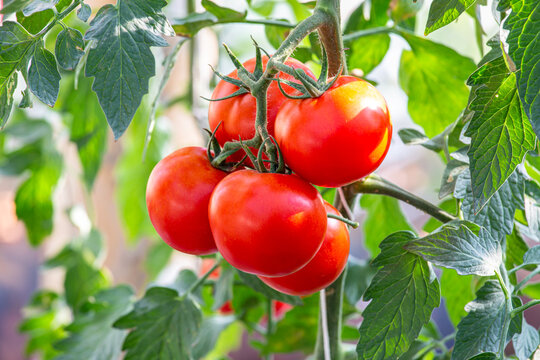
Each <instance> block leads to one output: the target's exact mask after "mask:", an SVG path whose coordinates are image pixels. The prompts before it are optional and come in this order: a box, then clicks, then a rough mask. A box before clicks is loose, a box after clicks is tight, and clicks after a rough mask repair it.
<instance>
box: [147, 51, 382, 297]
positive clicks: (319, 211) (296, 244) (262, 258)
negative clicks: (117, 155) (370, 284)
mask: <svg viewBox="0 0 540 360" xmlns="http://www.w3.org/2000/svg"><path fill="white" fill-rule="evenodd" d="M267 61H268V59H267V58H264V59H263V65H264V66H266V63H267ZM286 64H287V65H289V66H291V67H293V68H298V69H302V70H304V71H305V73H306V74H307V75H308V76H312V77H313V74H312V73H311V71H310V70H309V69H308V68H307V67H306V66H305V65H303V64H301V63H300V62H298V61H296V60H293V59H290V60H288V62H287V63H286ZM244 66H245V67H246V68H247V69H248V70H250V71H252V70H253V69H254V68H255V59H251V60H249V61H248V62H246V63H245V64H244ZM278 76H280V78H282V79H286V80H289V81H293V80H294V79H293V78H292V77H290V76H289V75H286V74H281V73H280V74H278ZM229 78H233V79H237V78H238V77H237V74H236V71H235V72H233V73H231V74H229ZM238 89H239V88H238V87H237V86H236V85H233V84H231V83H229V82H227V81H225V80H222V81H221V82H220V83H219V84H218V85H217V87H216V89H215V91H214V94H213V96H212V98H213V99H214V100H216V101H214V102H212V103H211V105H210V110H209V121H210V128H211V129H212V130H213V131H215V137H216V139H217V141H218V142H219V144H220V145H223V144H224V143H225V142H227V141H233V140H237V139H239V138H241V139H249V138H251V137H253V136H254V135H255V130H254V122H255V114H256V101H255V98H254V97H253V96H252V95H251V94H249V93H245V94H241V95H238V96H234V97H231V98H227V99H225V100H218V99H219V98H223V97H227V96H229V95H231V94H233V93H234V92H236V91H237V90H238ZM282 90H284V91H287V92H289V91H290V92H291V93H294V92H295V91H297V90H294V89H293V88H292V87H289V86H287V85H284V86H283V87H282V89H281V90H280V89H279V87H278V85H277V83H273V84H272V85H271V86H270V88H269V89H268V101H267V105H268V107H267V117H268V132H269V134H270V135H272V136H275V139H276V143H277V145H278V146H279V148H280V149H281V152H282V154H283V158H284V160H285V163H286V165H287V166H288V168H289V169H290V170H291V171H292V172H293V174H281V173H272V172H257V171H255V170H253V169H250V168H249V164H247V165H245V166H238V167H237V168H236V169H235V171H232V172H230V173H228V172H225V171H223V170H220V169H218V168H215V167H212V165H211V163H210V159H209V158H208V153H207V151H206V149H203V148H199V147H187V148H183V149H180V150H178V151H176V152H174V153H172V154H171V155H169V156H167V157H166V158H164V159H163V160H162V161H161V162H159V163H158V164H157V165H156V167H155V168H154V170H153V171H152V174H151V175H150V178H149V181H148V188H147V205H148V211H149V214H150V219H151V221H152V223H153V225H154V227H155V228H156V230H157V232H158V233H159V234H160V236H161V237H162V238H163V240H164V241H165V242H167V244H169V245H170V246H171V247H173V248H175V249H177V250H179V251H182V252H185V253H189V254H195V255H204V254H210V253H213V252H216V251H219V252H220V253H221V255H222V256H223V258H224V259H225V260H226V261H227V262H229V263H230V264H231V265H232V266H234V267H236V268H237V269H239V270H242V271H245V272H248V273H251V274H255V275H257V276H258V277H259V278H260V279H261V280H262V281H263V282H264V283H266V284H267V285H268V286H270V287H272V288H274V289H276V290H279V291H281V292H284V293H287V294H292V295H301V296H303V295H308V294H312V293H314V292H316V291H319V290H321V289H323V288H325V287H327V286H328V285H330V284H331V283H332V282H333V281H334V280H335V279H336V278H337V277H338V276H339V275H340V274H341V272H342V271H343V269H344V268H345V265H346V262H347V257H348V254H349V246H350V245H349V232H348V229H347V227H346V225H345V224H344V223H343V222H341V221H339V220H336V219H333V218H328V216H327V214H334V215H337V216H339V212H338V211H337V210H336V209H335V208H334V207H333V206H332V205H330V204H329V203H327V202H326V201H324V200H323V199H322V197H321V195H320V194H319V192H318V191H317V190H316V189H315V187H313V185H311V184H315V185H320V186H325V187H338V186H343V185H346V184H349V183H351V182H354V181H356V180H358V179H360V178H362V177H364V176H366V175H368V174H369V173H371V172H373V171H374V170H375V169H376V168H377V167H378V166H379V165H380V163H381V162H382V160H383V159H384V157H385V155H386V153H387V151H388V147H389V144H390V139H391V136H392V125H391V123H390V117H389V114H388V108H387V106H386V102H385V100H384V98H383V97H382V96H381V95H380V94H379V93H378V91H377V90H376V89H375V88H374V87H373V86H372V85H371V84H369V83H367V82H365V81H363V80H360V79H357V78H354V77H350V76H340V77H339V78H338V79H337V81H335V83H334V84H333V85H332V86H331V87H330V88H329V89H328V90H327V91H326V92H325V93H324V94H322V96H320V97H318V98H308V99H288V98H287V97H286V96H285V95H284V94H282V92H281V91H282ZM218 126H219V127H218ZM231 158H234V159H233V160H235V161H239V160H240V159H241V158H242V156H239V155H236V154H235V156H233V157H230V158H229V159H228V160H229V161H230V160H231Z"/></svg>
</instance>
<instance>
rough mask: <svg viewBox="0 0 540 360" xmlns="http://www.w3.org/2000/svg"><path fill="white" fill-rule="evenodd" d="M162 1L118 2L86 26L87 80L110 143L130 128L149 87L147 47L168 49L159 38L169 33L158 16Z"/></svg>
mask: <svg viewBox="0 0 540 360" xmlns="http://www.w3.org/2000/svg"><path fill="white" fill-rule="evenodd" d="M166 4H167V2H166V1H164V0H119V1H118V2H117V4H116V6H113V5H105V6H103V7H102V8H101V9H99V11H98V13H97V14H96V17H95V18H94V19H93V20H92V21H91V22H90V28H89V29H88V31H87V32H86V34H85V37H84V38H85V40H94V44H93V47H92V49H91V50H90V51H89V53H88V59H87V61H86V76H88V77H95V80H94V84H93V85H92V89H93V90H94V91H95V92H96V94H97V96H98V99H99V103H100V104H101V107H102V108H103V111H104V112H105V116H106V117H107V121H108V122H109V125H110V126H111V128H112V130H113V133H114V137H115V138H116V139H118V138H119V137H120V136H121V135H122V134H123V133H124V131H125V130H126V129H127V127H128V126H129V124H130V122H131V120H132V119H133V116H134V115H135V111H136V110H137V108H138V107H139V104H140V103H141V99H142V97H143V96H144V95H145V94H146V93H148V81H149V79H150V78H151V77H152V76H154V75H155V59H154V55H153V54H152V51H151V47H152V46H162V47H164V46H167V42H166V41H165V40H164V39H163V38H162V35H169V36H173V35H174V31H173V29H172V27H171V26H170V24H169V23H168V21H167V19H166V18H165V16H164V15H163V13H162V11H161V8H163V7H164V6H165V5H166Z"/></svg>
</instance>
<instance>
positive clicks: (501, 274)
mask: <svg viewBox="0 0 540 360" xmlns="http://www.w3.org/2000/svg"><path fill="white" fill-rule="evenodd" d="M495 276H497V280H499V284H500V285H501V289H502V291H503V293H504V298H505V307H506V311H505V313H504V323H503V327H502V329H501V336H500V339H499V341H500V342H499V358H500V359H501V360H504V348H505V346H506V341H505V339H506V335H507V334H508V329H509V327H510V320H511V319H512V299H511V298H510V291H508V288H507V286H506V284H507V283H508V273H507V272H506V268H505V267H504V264H501V266H500V267H499V271H495Z"/></svg>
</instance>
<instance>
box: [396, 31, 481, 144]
mask: <svg viewBox="0 0 540 360" xmlns="http://www.w3.org/2000/svg"><path fill="white" fill-rule="evenodd" d="M402 35H403V37H404V38H405V39H406V40H407V42H408V43H409V45H410V46H411V50H406V51H403V53H402V55H401V63H400V67H399V83H400V85H401V87H402V88H403V90H404V91H405V93H406V94H407V95H408V96H409V103H408V109H409V114H410V115H411V117H412V119H413V120H414V122H415V123H417V124H418V125H420V126H422V127H423V128H424V131H425V133H426V135H427V136H428V137H433V136H435V135H438V134H439V133H441V132H442V131H443V130H444V129H445V128H446V127H447V126H448V125H449V124H450V123H452V122H454V121H455V120H456V119H457V118H458V116H459V115H460V113H461V111H462V109H463V108H464V107H465V105H466V104H467V95H468V93H469V91H468V89H467V86H466V85H465V80H466V79H467V77H468V76H469V74H470V73H471V72H473V71H474V69H475V66H474V63H473V62H472V61H471V59H469V58H467V57H464V56H462V55H460V54H458V53H457V52H455V51H454V50H452V49H450V48H448V47H446V46H444V45H441V44H437V43H434V42H432V41H430V40H426V39H422V38H419V37H416V36H412V35H409V34H406V33H403V34H402Z"/></svg>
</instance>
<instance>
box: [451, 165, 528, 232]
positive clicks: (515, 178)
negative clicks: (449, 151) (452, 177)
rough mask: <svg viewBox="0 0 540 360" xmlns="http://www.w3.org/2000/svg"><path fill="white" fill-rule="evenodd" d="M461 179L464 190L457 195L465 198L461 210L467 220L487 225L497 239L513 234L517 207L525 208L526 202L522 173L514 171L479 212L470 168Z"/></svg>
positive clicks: (461, 175) (462, 174)
mask: <svg viewBox="0 0 540 360" xmlns="http://www.w3.org/2000/svg"><path fill="white" fill-rule="evenodd" d="M460 181H461V182H462V183H463V184H464V189H463V190H464V191H463V192H462V193H460V194H457V195H456V194H455V195H456V197H459V198H463V202H462V205H461V210H462V211H463V215H464V217H465V220H468V221H472V222H474V223H475V224H478V225H480V226H483V227H485V228H486V229H487V230H489V232H490V233H491V235H492V236H493V237H494V238H495V239H497V240H500V239H502V238H503V237H504V236H506V235H508V234H511V233H512V230H513V228H514V215H515V212H516V209H520V208H523V203H524V191H525V190H524V188H525V185H524V182H523V176H522V175H521V173H520V172H519V171H514V173H513V174H512V175H511V176H510V177H509V178H508V180H507V181H506V182H505V183H504V184H503V185H502V186H501V188H500V189H499V190H498V191H497V192H496V193H495V194H494V195H493V196H492V197H491V199H490V200H489V201H488V203H487V204H486V205H485V206H484V207H483V208H482V210H480V212H478V213H475V211H474V197H473V194H472V186H471V182H470V172H469V170H466V171H464V172H463V173H461V174H460V176H459V179H458V182H460ZM463 193H464V194H463Z"/></svg>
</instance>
